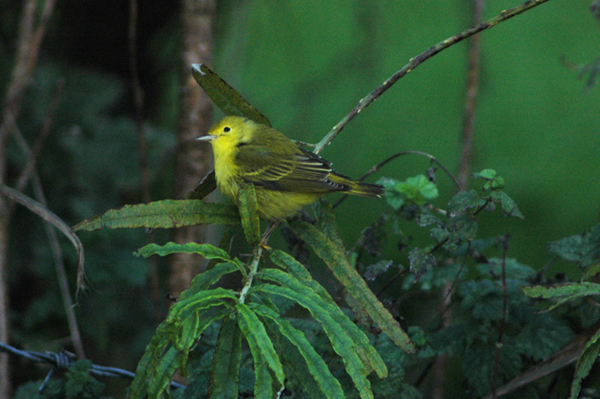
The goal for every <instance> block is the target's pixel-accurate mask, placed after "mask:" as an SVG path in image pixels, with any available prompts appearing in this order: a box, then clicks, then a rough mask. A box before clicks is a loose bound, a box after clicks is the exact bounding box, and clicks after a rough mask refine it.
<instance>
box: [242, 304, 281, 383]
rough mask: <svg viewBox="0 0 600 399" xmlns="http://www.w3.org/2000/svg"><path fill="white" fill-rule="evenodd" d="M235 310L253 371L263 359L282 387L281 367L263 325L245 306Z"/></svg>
mask: <svg viewBox="0 0 600 399" xmlns="http://www.w3.org/2000/svg"><path fill="white" fill-rule="evenodd" d="M236 310H237V312H238V314H239V317H238V324H239V326H240V329H241V330H242V333H243V334H244V337H246V340H247V341H248V346H250V351H251V352H252V356H253V357H254V361H255V369H258V367H260V359H261V358H262V359H264V360H265V361H266V363H267V365H268V366H269V368H270V369H271V370H272V371H273V373H274V374H275V377H276V378H277V381H278V382H279V384H280V386H283V385H284V380H285V376H284V374H283V367H282V365H281V361H280V360H279V356H277V352H275V348H274V347H273V342H271V338H269V335H268V334H267V331H266V330H265V326H264V324H263V323H262V322H261V321H260V320H259V318H258V317H257V316H256V314H255V313H254V312H253V311H252V310H251V309H250V308H249V307H248V306H247V305H245V304H243V303H238V304H237V306H236ZM257 360H259V364H256V362H257ZM257 379H258V378H257Z"/></svg>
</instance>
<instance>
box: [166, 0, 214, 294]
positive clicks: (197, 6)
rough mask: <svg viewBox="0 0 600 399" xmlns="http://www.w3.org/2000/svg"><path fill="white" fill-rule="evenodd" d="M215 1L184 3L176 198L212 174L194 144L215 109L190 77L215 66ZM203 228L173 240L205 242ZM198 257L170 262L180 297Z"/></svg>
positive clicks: (185, 0) (202, 148)
mask: <svg viewBox="0 0 600 399" xmlns="http://www.w3.org/2000/svg"><path fill="white" fill-rule="evenodd" d="M214 21H215V1H214V0H183V2H182V24H183V31H182V37H183V62H182V71H181V76H182V79H181V97H180V98H181V111H180V115H179V132H178V151H177V155H176V157H177V160H176V168H175V171H176V176H175V194H176V196H180V195H182V194H185V193H187V192H189V191H191V190H193V189H194V188H195V187H196V185H197V184H198V182H199V181H200V179H201V178H202V177H203V176H204V175H205V174H206V173H207V172H208V171H209V170H210V165H211V163H212V162H211V159H210V158H209V156H210V154H209V152H208V149H207V147H206V146H201V145H198V143H197V142H196V141H195V139H196V138H197V137H199V136H200V135H201V134H202V133H203V132H206V131H208V129H209V127H210V125H211V123H212V105H211V102H210V99H209V98H208V96H207V95H206V94H205V93H204V91H203V90H202V89H201V88H200V86H198V84H197V83H196V81H195V80H194V78H193V77H192V74H191V65H192V64H199V63H203V64H207V65H209V66H210V65H211V63H212V46H213V30H214ZM203 239H204V229H203V228H202V227H196V226H194V227H184V228H180V229H177V230H176V231H175V233H174V237H173V240H174V241H175V242H177V243H186V242H191V241H195V242H202V241H203ZM201 268H202V258H201V257H200V256H199V255H190V254H177V255H175V256H173V259H172V261H171V269H170V272H171V277H170V281H169V290H170V293H171V295H173V296H175V297H177V296H179V294H180V293H181V292H182V291H183V290H185V289H187V288H188V287H189V285H190V281H191V280H192V278H193V277H194V276H195V275H196V274H198V273H199V272H200V271H201Z"/></svg>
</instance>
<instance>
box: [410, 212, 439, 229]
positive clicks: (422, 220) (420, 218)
mask: <svg viewBox="0 0 600 399" xmlns="http://www.w3.org/2000/svg"><path fill="white" fill-rule="evenodd" d="M416 222H417V223H418V225H419V226H421V227H425V226H429V225H431V224H435V225H443V224H444V222H442V220H441V219H440V218H438V217H437V216H434V215H432V214H430V213H421V214H419V215H417V218H416Z"/></svg>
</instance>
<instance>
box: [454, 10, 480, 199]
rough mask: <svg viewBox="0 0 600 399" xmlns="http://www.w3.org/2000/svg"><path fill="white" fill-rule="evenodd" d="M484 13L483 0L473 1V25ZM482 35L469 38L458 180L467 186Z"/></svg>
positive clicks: (463, 185)
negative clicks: (467, 72) (467, 71)
mask: <svg viewBox="0 0 600 399" xmlns="http://www.w3.org/2000/svg"><path fill="white" fill-rule="evenodd" d="M482 13H483V0H474V1H473V25H475V26H477V25H479V24H480V23H481V14H482ZM480 39H481V36H480V35H475V36H473V37H472V38H471V40H469V44H470V47H469V74H468V76H467V83H466V93H465V109H464V114H463V134H462V151H461V154H460V166H459V170H458V181H459V182H460V185H461V187H463V188H466V187H467V186H468V184H469V174H470V173H471V161H472V156H471V152H472V147H473V139H474V136H475V107H476V105H477V104H476V100H477V90H478V87H479V69H480V58H481V57H480V51H479V49H480V46H479V43H480V41H481V40H480Z"/></svg>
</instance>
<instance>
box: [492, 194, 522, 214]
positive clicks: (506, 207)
mask: <svg viewBox="0 0 600 399" xmlns="http://www.w3.org/2000/svg"><path fill="white" fill-rule="evenodd" d="M491 196H492V198H493V199H494V200H496V201H498V202H500V204H501V205H502V212H503V213H504V216H516V217H518V218H521V219H525V216H523V214H522V213H521V211H520V210H519V207H518V206H517V204H516V202H515V201H514V200H513V199H512V198H510V197H509V196H508V194H506V193H505V192H504V191H502V190H496V191H492V193H491Z"/></svg>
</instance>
